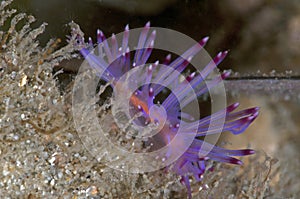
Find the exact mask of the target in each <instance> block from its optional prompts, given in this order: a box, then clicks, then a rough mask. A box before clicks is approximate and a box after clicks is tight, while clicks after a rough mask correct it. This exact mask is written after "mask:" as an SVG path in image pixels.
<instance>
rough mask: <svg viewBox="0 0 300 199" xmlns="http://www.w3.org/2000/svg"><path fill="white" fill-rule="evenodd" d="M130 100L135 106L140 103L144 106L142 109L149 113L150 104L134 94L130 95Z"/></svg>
mask: <svg viewBox="0 0 300 199" xmlns="http://www.w3.org/2000/svg"><path fill="white" fill-rule="evenodd" d="M130 102H131V103H132V104H133V105H134V106H135V107H138V105H140V106H141V107H142V109H143V110H144V111H145V112H146V113H147V114H148V115H149V109H148V105H147V104H146V103H145V102H143V101H142V100H140V99H139V98H138V97H137V96H135V95H132V96H131V97H130Z"/></svg>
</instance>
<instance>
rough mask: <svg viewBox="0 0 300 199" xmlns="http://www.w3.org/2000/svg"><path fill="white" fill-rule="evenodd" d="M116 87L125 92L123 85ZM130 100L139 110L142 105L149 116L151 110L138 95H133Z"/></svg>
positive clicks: (116, 85)
mask: <svg viewBox="0 0 300 199" xmlns="http://www.w3.org/2000/svg"><path fill="white" fill-rule="evenodd" d="M115 87H116V88H117V89H118V90H123V89H124V88H123V86H122V84H121V83H116V84H115ZM129 100H130V102H131V103H132V105H133V106H134V107H136V108H137V107H138V105H140V106H141V107H142V108H143V110H144V111H145V112H146V113H147V114H148V115H149V108H148V105H147V103H145V102H143V101H142V100H140V99H139V98H138V97H137V96H136V95H132V96H131V97H130V99H129Z"/></svg>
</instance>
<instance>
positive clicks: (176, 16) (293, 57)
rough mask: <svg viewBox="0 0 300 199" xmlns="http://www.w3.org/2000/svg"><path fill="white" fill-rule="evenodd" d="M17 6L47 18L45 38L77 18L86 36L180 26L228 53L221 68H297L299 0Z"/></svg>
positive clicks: (21, 1)
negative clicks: (126, 29)
mask: <svg viewBox="0 0 300 199" xmlns="http://www.w3.org/2000/svg"><path fill="white" fill-rule="evenodd" d="M12 6H14V7H17V8H18V10H19V11H22V12H27V13H31V14H33V15H34V16H36V18H37V23H36V24H37V25H39V24H40V23H42V22H47V23H48V27H47V31H46V34H43V35H42V36H41V37H40V39H41V41H42V42H45V41H46V40H47V39H49V38H51V37H59V38H62V39H63V40H65V39H66V37H65V35H67V34H69V29H68V27H67V26H66V24H67V23H69V22H70V21H72V20H73V21H75V22H76V23H78V24H79V25H80V26H81V28H82V30H83V31H84V32H85V34H86V37H88V36H91V37H95V35H96V30H97V29H98V28H100V29H101V30H102V31H103V32H104V33H105V34H106V35H107V36H109V35H110V34H111V33H118V32H121V31H123V29H124V27H125V25H126V24H129V25H130V27H131V28H137V27H142V26H144V24H145V23H146V22H147V21H151V25H152V26H158V27H165V28H170V29H174V30H177V31H180V32H182V33H185V34H187V35H188V36H190V37H192V38H194V39H195V40H200V39H201V38H202V37H204V36H210V41H209V43H208V45H206V49H207V51H208V52H209V53H210V54H211V56H212V57H213V56H214V55H215V54H216V53H218V52H219V51H223V50H227V49H229V50H230V54H229V56H228V57H227V58H226V59H225V61H224V63H222V64H221V65H220V68H221V69H233V70H234V71H238V72H241V73H242V74H249V73H251V74H252V73H255V74H257V71H258V70H260V71H261V72H262V73H266V74H269V73H270V72H271V71H272V70H276V72H278V73H281V72H283V73H285V72H286V71H289V70H292V71H293V73H292V74H296V72H298V73H299V72H300V67H299V64H300V56H299V55H300V4H299V2H298V1H297V0H285V1H282V0H248V1H240V0H224V1H209V0H185V1H184V0H182V1H180V0H152V1H146V0H127V1H126V0H62V1H61V0H51V1H41V0H15V1H14V3H13V5H12Z"/></svg>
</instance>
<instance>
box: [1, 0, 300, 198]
mask: <svg viewBox="0 0 300 199" xmlns="http://www.w3.org/2000/svg"><path fill="white" fill-rule="evenodd" d="M3 2H7V1H1V5H3V4H4V3H3ZM6 9H17V10H18V13H27V14H28V15H33V16H34V17H35V18H36V21H35V22H32V24H31V27H32V29H35V28H38V31H37V32H34V33H33V34H32V35H34V36H32V35H31V36H28V37H23V38H26V39H27V40H28V42H27V43H26V44H25V42H24V43H22V41H18V40H17V39H16V40H15V41H13V40H14V37H13V36H14V35H13V34H11V35H12V36H11V37H10V36H9V37H8V38H7V39H5V38H6V37H5V35H6V34H5V33H7V32H9V31H10V30H11V29H10V28H11V21H10V18H11V17H12V16H14V15H13V14H12V16H9V17H7V18H5V17H3V16H5V12H4V10H6ZM1 16H2V17H1V22H2V20H4V19H5V22H4V23H3V25H2V24H1V27H0V30H1V38H2V40H1V42H2V43H1V45H2V47H1V70H0V78H1V80H0V82H1V88H0V89H1V91H0V94H1V95H0V100H1V106H0V118H2V119H1V120H0V125H1V129H0V132H1V133H0V141H1V144H0V159H1V161H0V162H1V163H0V176H1V178H0V196H1V198H45V197H46V198H186V195H187V194H186V190H185V188H184V186H182V184H181V183H180V182H179V180H178V179H177V178H176V177H174V176H172V175H171V174H161V173H159V172H157V173H154V174H151V175H146V174H145V175H142V174H140V175H137V174H135V175H134V174H120V173H118V172H117V171H114V170H112V169H110V168H107V167H105V166H104V165H102V164H99V163H98V162H97V161H96V160H94V158H93V157H92V155H90V154H89V153H88V152H87V151H86V150H85V148H84V146H83V145H82V143H81V142H80V139H79V138H78V136H77V134H76V130H75V128H74V125H73V121H72V114H71V113H70V107H71V96H70V92H71V89H72V83H73V81H74V78H75V76H76V73H77V71H78V68H79V67H80V64H81V63H82V61H83V58H82V57H80V56H79V54H78V49H76V48H75V47H74V46H73V45H72V41H75V40H76V35H75V36H74V35H72V34H73V33H72V30H77V29H79V28H78V27H77V26H76V25H75V24H71V25H68V24H69V23H70V22H71V21H74V22H75V23H76V24H78V25H79V26H80V29H81V30H82V32H84V35H85V38H87V37H88V36H91V37H92V38H93V37H94V38H93V39H94V40H95V36H96V34H95V33H96V30H97V29H98V28H100V29H101V30H102V31H103V32H104V33H105V34H106V35H107V37H109V35H111V34H112V33H119V32H122V31H123V30H124V27H125V26H126V24H129V25H130V28H139V27H143V26H144V25H145V24H146V23H147V22H148V21H151V26H152V27H164V28H169V29H174V30H177V31H179V32H181V33H184V34H186V35H188V36H190V37H192V38H193V39H195V40H197V41H198V40H200V39H201V38H203V37H205V36H209V37H210V41H209V43H208V45H207V46H206V47H205V49H206V50H207V51H208V52H209V53H210V54H211V55H212V56H213V55H215V54H217V53H218V52H219V51H223V50H228V49H229V54H228V56H227V58H226V59H225V60H224V61H223V62H222V64H220V65H219V66H218V68H219V69H220V70H221V71H223V70H229V69H230V70H232V71H233V74H232V76H231V77H229V78H228V80H225V81H224V85H225V88H226V92H227V98H228V104H231V103H233V102H236V101H238V102H240V106H241V107H242V108H247V107H254V106H258V107H260V115H259V116H258V118H257V119H256V120H255V122H253V124H251V126H250V127H249V128H248V129H247V130H246V131H245V132H244V133H243V134H240V135H237V136H236V135H234V136H233V135H231V134H229V133H223V134H222V138H221V140H220V143H221V142H222V141H223V142H226V143H227V148H234V149H236V148H245V147H249V148H252V149H255V150H256V151H257V154H256V155H253V156H251V157H245V158H243V161H244V162H245V165H244V166H242V167H235V166H231V165H226V164H225V165H224V164H216V165H215V166H214V171H213V172H209V173H207V174H206V176H204V180H203V182H201V183H200V184H199V183H197V184H196V183H194V184H193V183H192V187H193V190H198V191H194V192H193V198H298V197H299V195H300V188H299V187H300V181H299V178H300V169H299V168H300V167H299V165H300V155H299V152H300V123H299V122H300V75H299V73H300V3H299V1H297V0H286V1H280V0H249V1H239V0H224V1H208V0H182V1H180V0H161V1H159V0H153V1H146V0H140V1H138V0H128V1H126V0H73V1H71V0H63V1H59V0H52V1H40V0H15V1H13V2H12V3H11V4H10V5H7V7H6V8H3V9H1ZM24 19H25V20H24V21H21V24H18V25H17V26H16V30H18V31H19V30H20V29H21V27H22V26H24V25H26V24H27V22H26V21H30V20H31V17H24ZM43 22H46V23H47V24H48V25H46V26H45V27H42V28H40V25H41V24H42V23H43ZM70 26H71V28H70ZM39 28H40V29H39ZM72 28H73V29H72ZM30 32H33V31H32V30H28V31H25V32H24V35H29V34H30ZM42 32H43V34H41V33H42ZM70 32H71V33H70ZM78 32H80V31H79V30H78ZM66 35H70V37H67V36H66ZM51 38H54V40H53V41H52V42H50V43H48V41H49V40H50V39H51ZM58 38H59V41H58V40H57V39H58ZM9 41H13V42H9ZM4 44H6V46H8V47H3V45H4ZM15 44H18V45H15ZM19 44H20V45H19ZM35 44H36V45H35ZM31 45H32V46H31ZM38 46H41V49H39V50H36V51H35V50H33V49H35V48H38ZM44 46H46V47H44ZM43 47H44V48H43ZM59 49H63V50H59ZM23 51H24V52H26V53H24V56H23V55H22V56H17V57H16V59H14V56H15V54H18V53H19V52H23ZM21 54H22V53H21ZM61 69H63V72H62V71H61ZM24 121H26V122H24ZM165 175H166V176H165Z"/></svg>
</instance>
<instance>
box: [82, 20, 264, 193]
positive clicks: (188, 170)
mask: <svg viewBox="0 0 300 199" xmlns="http://www.w3.org/2000/svg"><path fill="white" fill-rule="evenodd" d="M149 29H150V23H149V22H148V23H147V24H146V25H145V27H144V28H143V30H142V32H141V34H140V37H139V42H138V46H137V49H138V50H136V51H135V53H134V57H133V58H131V57H130V50H129V48H128V39H129V26H128V25H127V26H126V27H125V30H124V34H123V40H122V42H121V44H118V42H117V40H116V37H115V35H112V37H111V44H110V45H109V44H108V42H107V40H106V38H105V36H104V34H103V32H102V31H100V30H98V31H97V44H102V45H103V51H102V52H101V53H102V54H101V53H100V55H98V56H96V55H92V54H90V52H91V49H92V48H93V47H94V44H93V42H92V40H91V39H89V41H88V42H87V43H84V39H83V38H81V39H80V42H81V44H83V46H84V47H83V48H82V49H81V50H80V52H81V54H82V55H83V56H84V57H85V58H87V60H88V61H89V62H91V65H92V66H93V67H94V68H95V69H96V70H98V71H99V72H101V73H102V72H103V71H105V76H104V75H103V76H102V77H101V78H102V79H103V80H105V81H107V82H112V85H111V86H112V87H113V89H118V86H119V85H118V84H117V83H115V82H117V80H118V79H119V78H120V77H121V76H122V75H124V74H125V73H126V72H128V71H129V70H131V69H132V68H134V67H135V66H139V65H144V64H147V60H148V58H149V57H150V55H151V53H152V50H153V46H154V41H155V36H156V32H155V31H153V32H151V33H150V35H149V36H147V35H148V33H149ZM208 39H209V38H208V37H205V38H203V39H201V40H200V41H199V42H198V44H197V45H194V46H192V47H191V48H190V49H188V50H187V51H186V52H185V53H184V54H183V55H181V56H179V57H178V58H176V59H175V60H174V61H171V55H168V56H166V58H165V60H164V62H163V64H164V65H166V66H168V67H171V68H173V69H174V70H176V71H177V72H179V73H182V72H183V71H184V69H186V67H187V66H188V65H189V62H190V60H191V59H192V57H193V56H194V55H196V54H197V53H198V52H199V51H200V50H201V49H202V48H203V47H204V46H205V44H206V43H207V41H208ZM227 54H228V51H224V52H220V53H218V55H217V56H216V57H215V58H214V59H213V60H212V63H209V64H208V65H207V66H206V67H205V68H204V69H203V71H202V72H201V75H200V74H196V73H191V74H190V75H188V76H187V77H186V81H182V82H181V83H179V84H178V88H174V89H173V90H172V92H173V93H174V92H177V93H176V94H177V95H176V96H179V98H176V97H175V95H174V94H172V92H171V93H170V94H169V95H168V96H167V97H166V98H165V100H164V101H163V102H162V103H161V106H163V107H164V109H165V110H166V114H167V122H166V123H165V126H164V127H163V128H162V129H161V132H159V133H158V134H157V135H156V136H155V137H154V138H153V140H154V141H159V142H160V143H161V142H163V143H164V144H168V143H169V142H170V140H172V138H173V137H174V136H175V134H176V129H178V126H179V123H180V122H181V121H180V120H181V117H180V115H181V114H182V113H181V110H180V107H179V106H178V104H179V102H180V103H181V106H182V105H183V106H185V105H187V104H189V103H190V101H191V100H192V99H191V98H184V96H185V92H188V91H186V90H184V89H180V87H182V86H184V85H185V84H187V83H189V84H190V85H191V87H192V88H196V87H197V89H195V92H196V95H197V96H200V95H203V94H205V93H206V92H208V89H210V88H212V87H214V86H215V85H217V84H218V83H220V82H221V81H222V80H223V79H225V78H226V77H228V76H229V75H230V73H229V72H224V73H222V74H221V75H220V76H219V77H217V78H215V79H213V80H212V81H210V82H209V83H208V84H205V83H203V79H205V78H206V77H207V76H208V75H209V74H210V73H211V72H212V71H213V70H214V69H215V68H216V66H217V65H218V64H220V63H221V62H222V60H223V59H224V58H225V57H226V55H227ZM104 56H106V59H104V58H103V57H104ZM157 65H158V62H155V63H153V64H151V65H150V66H148V70H147V71H145V74H143V75H140V76H136V77H134V78H137V79H140V80H141V78H142V79H144V81H145V85H144V86H142V88H141V89H138V90H137V92H136V93H135V95H133V96H132V97H131V98H130V105H131V106H132V107H133V109H134V111H135V112H141V113H142V116H141V117H142V119H139V120H137V121H136V122H137V123H140V124H144V125H146V124H148V123H150V122H159V119H158V121H157V120H155V121H154V120H153V118H151V116H150V113H149V110H150V108H151V107H152V106H153V105H155V102H154V100H153V99H154V97H155V96H157V95H158V94H159V93H160V92H161V91H162V90H163V89H164V87H163V86H160V85H158V84H151V83H149V84H147V82H148V81H149V78H151V77H152V75H153V74H152V72H153V69H154V68H155V67H157ZM158 73H159V72H158ZM155 78H157V79H156V82H161V83H162V85H166V84H170V82H173V81H176V80H178V75H175V74H173V73H167V74H166V73H165V71H162V72H161V74H158V75H156V77H155ZM238 106H239V103H234V104H232V105H230V106H228V107H227V108H226V109H225V120H224V121H225V123H224V126H223V129H222V131H221V132H224V131H229V132H231V133H233V134H235V135H237V134H240V133H242V132H244V131H245V130H246V129H247V127H248V126H249V125H250V124H251V123H252V122H253V121H254V120H255V118H256V117H257V116H258V113H259V108H258V107H253V108H248V109H245V110H241V111H235V110H236V109H237V107H238ZM222 111H224V110H221V111H219V112H216V113H213V114H212V115H210V116H207V117H205V118H201V119H199V120H197V121H192V120H190V121H189V122H187V121H186V120H185V123H184V124H186V126H184V128H181V129H183V131H184V132H186V133H189V132H190V131H194V130H196V131H197V134H196V136H195V138H194V141H193V142H192V144H191V145H190V146H189V148H188V149H187V150H186V151H185V152H184V153H183V155H182V156H181V157H180V158H179V159H177V160H176V161H175V162H174V163H173V164H172V166H168V167H167V168H166V169H167V170H168V171H170V172H175V173H176V174H177V175H180V176H181V180H182V183H184V185H185V186H186V188H187V192H188V197H189V198H191V197H192V191H191V186H190V178H191V176H193V177H194V179H195V180H196V181H201V179H202V176H203V174H204V173H205V171H206V169H207V168H206V163H207V160H214V161H218V162H224V163H230V164H237V165H242V164H243V162H242V161H241V160H239V159H237V158H235V157H236V156H246V155H251V154H254V153H255V152H254V150H251V149H242V150H229V149H224V148H221V147H217V146H213V145H210V144H209V143H205V144H206V146H210V147H211V149H206V148H205V147H203V146H204V145H203V144H204V142H205V141H203V140H202V139H200V138H201V137H204V136H206V135H211V134H215V133H220V129H218V126H217V127H216V128H209V124H210V122H211V121H214V122H216V121H218V120H219V119H220V117H224V115H222V114H221V112H222ZM185 119H188V117H187V118H185ZM145 123H146V124H145ZM208 130H209V131H208ZM159 139H160V140H159ZM172 150H176V149H172ZM200 150H204V152H206V155H205V156H204V157H199V152H201V151H200ZM205 150H208V151H205ZM171 152H172V151H171Z"/></svg>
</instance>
